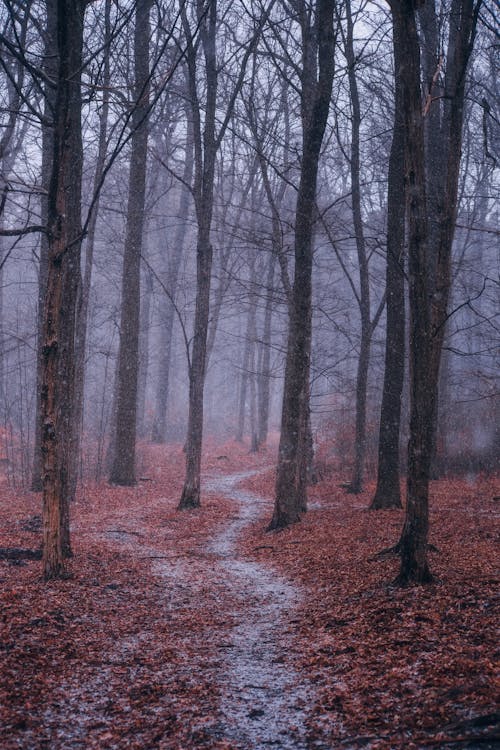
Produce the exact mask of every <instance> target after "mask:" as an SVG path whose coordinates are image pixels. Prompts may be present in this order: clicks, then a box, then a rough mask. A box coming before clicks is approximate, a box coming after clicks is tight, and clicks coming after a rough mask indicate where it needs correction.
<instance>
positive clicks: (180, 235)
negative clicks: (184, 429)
mask: <svg viewBox="0 0 500 750" xmlns="http://www.w3.org/2000/svg"><path fill="white" fill-rule="evenodd" d="M187 123H188V126H187V136H186V150H185V160H184V170H183V174H182V183H183V184H182V185H181V188H180V201H179V213H178V222H179V223H178V225H177V231H176V232H175V236H174V244H173V249H172V256H171V258H170V260H169V263H168V278H167V279H166V280H165V285H166V288H167V289H168V292H169V296H167V295H166V294H165V295H164V296H163V297H162V302H161V306H160V309H161V326H162V327H161V332H160V362H159V368H158V381H157V387H156V407H155V419H154V422H153V431H152V440H153V442H154V443H164V442H165V440H166V437H167V404H168V392H169V385H170V361H171V357H172V334H173V329H174V317H175V309H174V305H173V299H174V297H175V294H176V291H177V285H178V279H179V272H180V266H181V260H182V255H183V252H184V242H185V238H186V233H187V221H188V216H189V205H190V202H191V196H190V193H189V191H188V190H187V189H186V187H184V186H185V185H191V182H192V179H193V123H192V120H191V118H190V117H189V114H188V116H187Z"/></svg>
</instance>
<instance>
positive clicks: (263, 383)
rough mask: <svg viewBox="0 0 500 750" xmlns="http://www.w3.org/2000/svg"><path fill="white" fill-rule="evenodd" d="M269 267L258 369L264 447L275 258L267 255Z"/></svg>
mask: <svg viewBox="0 0 500 750" xmlns="http://www.w3.org/2000/svg"><path fill="white" fill-rule="evenodd" d="M268 262H269V265H268V271H267V283H266V295H267V297H266V306H265V310H264V326H263V331H262V340H261V344H260V354H261V356H260V368H259V375H258V412H259V414H258V442H259V446H260V445H265V443H266V441H267V433H268V429H269V407H270V402H271V335H272V327H271V326H272V315H273V302H274V295H273V289H274V269H275V265H276V256H275V255H274V254H272V253H271V254H270V255H269V261H268Z"/></svg>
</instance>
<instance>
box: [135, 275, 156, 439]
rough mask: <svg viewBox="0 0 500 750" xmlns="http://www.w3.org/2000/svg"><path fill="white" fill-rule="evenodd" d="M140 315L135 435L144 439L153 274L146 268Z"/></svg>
mask: <svg viewBox="0 0 500 750" xmlns="http://www.w3.org/2000/svg"><path fill="white" fill-rule="evenodd" d="M142 290H143V291H142V294H141V313H140V322H139V374H138V378H137V420H136V421H137V434H138V435H139V437H141V438H144V437H146V432H147V424H146V420H147V414H146V399H147V385H148V373H149V331H150V327H151V300H152V297H153V274H152V273H151V271H150V270H149V268H147V269H146V270H145V271H144V274H143V283H142Z"/></svg>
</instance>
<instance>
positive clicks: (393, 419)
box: [370, 24, 406, 510]
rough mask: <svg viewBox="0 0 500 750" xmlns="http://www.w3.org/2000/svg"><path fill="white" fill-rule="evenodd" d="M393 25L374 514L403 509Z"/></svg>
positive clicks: (400, 153) (398, 111)
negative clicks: (382, 360)
mask: <svg viewBox="0 0 500 750" xmlns="http://www.w3.org/2000/svg"><path fill="white" fill-rule="evenodd" d="M399 32H400V28H399V26H397V25H396V24H394V25H393V40H392V43H393V54H394V70H395V80H394V124H393V130H392V143H391V152H390V156H389V170H388V175H387V249H386V337H385V366H384V384H383V390H382V406H381V412H380V429H379V442H378V466H377V486H376V489H375V494H374V496H373V499H372V501H371V504H370V508H371V509H372V510H376V509H379V508H401V507H402V504H401V488H400V468H399V467H400V461H399V435H400V424H401V396H402V393H403V382H404V370H405V359H404V357H405V280H404V243H405V204H406V199H405V178H404V175H405V169H404V167H405V158H404V150H405V132H404V121H403V99H402V90H401V67H402V64H403V56H404V55H405V49H404V47H403V44H402V40H401V39H400V37H399Z"/></svg>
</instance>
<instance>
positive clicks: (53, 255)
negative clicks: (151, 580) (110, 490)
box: [41, 0, 86, 579]
mask: <svg viewBox="0 0 500 750" xmlns="http://www.w3.org/2000/svg"><path fill="white" fill-rule="evenodd" d="M85 5H86V2H84V1H83V0H57V2H54V3H52V2H50V3H47V14H48V25H49V26H50V24H52V23H53V28H55V29H56V34H57V36H56V38H57V52H58V61H57V77H56V81H55V85H56V99H55V106H54V141H53V154H52V165H51V177H50V183H49V192H48V206H47V221H48V223H47V233H48V273H47V288H46V297H45V304H44V320H43V333H42V356H43V369H42V389H41V406H42V415H43V432H42V442H41V451H42V456H43V469H42V475H43V571H44V576H45V578H47V579H48V578H58V577H61V576H63V575H64V573H65V570H64V559H63V554H64V552H66V553H68V552H69V551H70V544H69V504H68V490H69V485H70V476H69V474H70V467H71V465H72V462H71V460H70V453H71V449H72V445H71V443H72V418H73V394H74V339H75V319H76V302H77V293H78V285H79V281H80V246H81V182H82V163H83V148H82V129H81V107H82V102H81V84H80V80H81V70H82V47H83V21H84V13H85ZM52 14H54V15H53V16H52Z"/></svg>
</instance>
